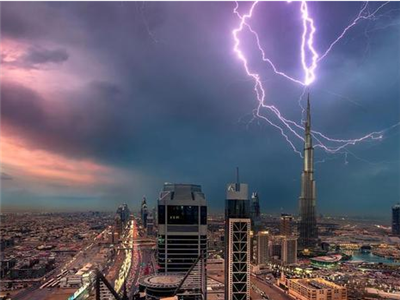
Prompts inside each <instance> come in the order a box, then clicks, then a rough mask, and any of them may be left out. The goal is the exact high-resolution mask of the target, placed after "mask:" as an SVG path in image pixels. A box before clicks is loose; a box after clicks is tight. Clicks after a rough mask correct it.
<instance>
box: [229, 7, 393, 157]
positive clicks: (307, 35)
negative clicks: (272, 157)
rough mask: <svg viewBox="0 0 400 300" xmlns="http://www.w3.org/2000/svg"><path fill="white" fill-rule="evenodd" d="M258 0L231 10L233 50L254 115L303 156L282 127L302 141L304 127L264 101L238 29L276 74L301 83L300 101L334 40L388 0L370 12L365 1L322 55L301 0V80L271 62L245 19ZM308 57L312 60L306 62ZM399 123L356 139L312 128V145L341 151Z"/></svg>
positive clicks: (311, 23)
mask: <svg viewBox="0 0 400 300" xmlns="http://www.w3.org/2000/svg"><path fill="white" fill-rule="evenodd" d="M257 3H258V1H256V2H253V3H252V4H251V6H250V9H249V11H248V12H247V13H246V14H245V15H241V14H240V13H239V12H238V9H239V3H238V2H236V6H235V8H234V10H233V12H234V14H236V15H237V16H238V18H239V19H240V23H239V26H238V27H237V28H235V29H234V30H233V31H232V35H233V39H234V48H233V50H234V52H235V53H236V54H237V56H238V58H239V60H241V61H242V63H243V67H244V69H245V71H246V74H247V76H249V77H250V78H252V79H253V80H254V91H255V94H256V96H257V100H258V105H257V108H256V109H255V110H254V117H258V118H261V119H263V120H265V121H267V122H268V123H269V124H270V125H271V126H273V127H275V128H276V129H278V130H279V131H280V133H281V134H282V136H283V137H284V138H285V140H286V141H287V142H288V143H289V145H290V146H291V147H292V149H293V150H294V151H295V152H296V153H297V154H299V155H300V156H302V154H301V152H300V151H298V150H297V149H296V147H295V145H294V143H293V142H292V141H291V140H290V138H289V136H288V135H287V134H286V132H285V130H288V131H289V132H290V133H291V134H293V135H294V136H295V137H297V138H298V139H300V140H301V141H304V138H303V137H302V131H304V127H303V126H302V125H300V124H298V123H296V122H294V121H292V120H288V119H286V118H284V117H283V116H282V115H281V113H280V111H279V110H278V109H277V108H276V107H275V106H274V105H267V104H266V103H265V96H266V93H265V89H264V86H263V84H262V81H261V77H260V74H258V73H256V72H254V71H251V70H250V68H249V65H248V61H247V58H246V56H245V55H244V53H243V51H242V50H241V48H240V46H241V41H240V38H239V34H240V33H241V32H243V30H244V28H245V27H246V28H247V29H248V30H249V31H250V32H251V33H252V34H253V36H254V38H255V40H256V44H257V47H258V50H259V51H260V53H261V55H262V60H263V61H264V62H267V63H268V64H269V65H270V66H271V67H272V69H273V71H274V72H275V73H276V74H277V75H280V76H283V77H284V78H286V79H288V80H290V81H292V82H295V83H298V84H300V85H302V86H304V90H303V94H302V95H301V97H300V99H299V103H300V102H301V99H302V97H303V96H304V93H305V91H306V87H307V86H309V85H310V84H311V83H313V82H314V80H315V79H316V75H315V70H316V69H317V67H318V62H320V61H321V60H322V59H323V58H324V57H326V56H327V55H328V54H329V52H330V51H331V50H332V48H333V47H334V46H335V44H337V43H338V42H339V41H340V39H341V38H343V36H344V35H345V34H346V32H347V31H348V30H349V29H350V28H352V27H353V26H355V25H356V24H357V23H358V21H360V20H362V19H370V18H373V17H375V15H376V13H377V12H378V11H379V10H380V9H381V8H382V7H384V6H385V5H386V4H387V3H388V2H386V3H384V4H382V5H381V6H379V7H378V8H377V9H376V10H375V11H374V12H372V13H369V14H364V12H365V10H366V8H367V5H368V4H364V5H363V7H362V9H361V11H360V13H359V14H358V16H357V18H356V19H355V20H354V21H353V22H352V23H351V24H350V25H349V26H347V27H346V28H345V29H344V31H343V32H342V34H341V35H340V36H339V37H338V38H337V39H336V40H334V42H333V43H332V44H331V45H330V46H329V47H328V49H327V50H326V51H325V52H324V53H323V55H322V56H319V55H318V53H317V51H316V50H315V48H314V34H315V32H316V28H315V25H314V20H313V19H312V18H311V16H310V14H309V10H308V5H307V2H306V1H302V2H301V7H300V12H301V16H302V21H303V34H302V39H301V47H300V57H301V63H302V67H303V71H304V81H301V80H299V79H296V78H293V77H291V76H289V75H287V74H285V73H284V72H282V71H279V70H278V68H277V67H276V66H275V65H274V63H273V62H272V61H271V60H270V59H269V58H267V56H266V54H265V51H264V50H263V48H262V47H261V43H260V38H259V35H258V33H257V32H256V31H255V30H253V29H252V27H251V26H250V24H249V23H248V21H249V20H250V19H251V18H252V16H253V12H254V10H255V7H256V5H257ZM307 55H311V59H307ZM308 60H310V61H311V63H307V61H308ZM300 106H301V105H300ZM262 109H267V110H269V111H271V112H272V113H273V115H274V116H275V117H277V123H276V122H273V121H272V120H271V119H270V118H268V117H267V116H265V115H263V114H262V113H261V110H262ZM399 125H400V122H399V123H398V124H395V125H393V126H392V127H390V128H387V129H384V130H381V131H376V132H372V133H369V134H367V135H365V136H363V137H361V138H357V139H332V138H329V137H328V136H326V135H324V134H323V133H321V132H318V131H314V130H313V131H312V135H313V137H314V139H315V140H316V142H317V144H316V145H315V147H318V148H322V149H323V150H325V151H326V152H328V153H343V150H345V151H346V147H347V146H350V145H355V144H357V143H359V142H362V141H366V140H380V139H382V138H383V134H384V133H385V132H387V131H389V130H391V129H393V128H395V127H397V126H399ZM297 131H299V132H297ZM323 141H325V142H329V143H331V144H336V146H328V145H325V144H324V143H323ZM340 151H342V152H340Z"/></svg>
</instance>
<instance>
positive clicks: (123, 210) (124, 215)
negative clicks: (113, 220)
mask: <svg viewBox="0 0 400 300" xmlns="http://www.w3.org/2000/svg"><path fill="white" fill-rule="evenodd" d="M117 215H118V216H119V217H120V218H121V222H122V224H126V223H127V222H128V221H129V218H130V215H131V212H130V210H129V208H128V204H126V203H124V204H122V205H120V206H119V207H118V209H117Z"/></svg>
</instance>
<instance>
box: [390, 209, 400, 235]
mask: <svg viewBox="0 0 400 300" xmlns="http://www.w3.org/2000/svg"><path fill="white" fill-rule="evenodd" d="M392 234H393V235H397V236H400V203H398V204H396V205H394V206H393V207H392Z"/></svg>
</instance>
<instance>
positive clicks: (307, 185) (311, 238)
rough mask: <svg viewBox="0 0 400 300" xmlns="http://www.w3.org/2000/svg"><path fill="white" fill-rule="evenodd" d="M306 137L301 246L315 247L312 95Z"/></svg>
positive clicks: (302, 176) (302, 186) (301, 199)
mask: <svg viewBox="0 0 400 300" xmlns="http://www.w3.org/2000/svg"><path fill="white" fill-rule="evenodd" d="M304 127H305V138H304V168H303V173H302V175H301V195H300V198H299V204H300V205H299V206H300V222H299V248H300V249H314V248H315V247H316V246H317V242H318V230H317V219H316V191H315V180H314V161H313V160H314V148H313V145H312V137H311V112H310V96H308V99H307V117H306V122H305V126H304Z"/></svg>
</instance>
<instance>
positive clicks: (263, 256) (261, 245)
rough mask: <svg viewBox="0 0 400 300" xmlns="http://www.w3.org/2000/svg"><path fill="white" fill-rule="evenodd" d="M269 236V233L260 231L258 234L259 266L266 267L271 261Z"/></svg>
mask: <svg viewBox="0 0 400 300" xmlns="http://www.w3.org/2000/svg"><path fill="white" fill-rule="evenodd" d="M268 242H269V234H268V231H260V232H258V234H257V261H256V263H257V265H265V264H266V263H268V261H269V246H268Z"/></svg>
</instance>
